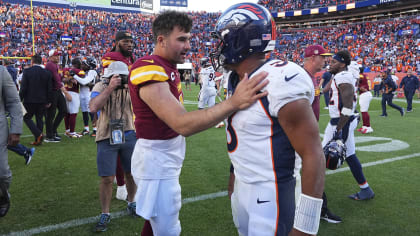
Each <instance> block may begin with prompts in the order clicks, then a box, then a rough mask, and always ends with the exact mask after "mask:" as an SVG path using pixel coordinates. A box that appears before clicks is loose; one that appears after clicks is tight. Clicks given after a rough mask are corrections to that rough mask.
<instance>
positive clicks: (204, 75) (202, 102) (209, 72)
mask: <svg viewBox="0 0 420 236" xmlns="http://www.w3.org/2000/svg"><path fill="white" fill-rule="evenodd" d="M200 65H201V71H200V84H201V90H200V97H199V100H198V109H204V108H205V107H206V105H207V106H208V107H212V106H214V104H215V103H216V94H217V91H216V83H215V81H214V80H215V79H216V71H215V70H214V68H213V66H212V65H211V63H210V60H209V58H206V57H205V58H201V60H200Z"/></svg>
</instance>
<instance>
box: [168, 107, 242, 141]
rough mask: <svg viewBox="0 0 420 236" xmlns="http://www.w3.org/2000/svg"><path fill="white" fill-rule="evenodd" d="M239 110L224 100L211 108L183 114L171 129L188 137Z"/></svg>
mask: <svg viewBox="0 0 420 236" xmlns="http://www.w3.org/2000/svg"><path fill="white" fill-rule="evenodd" d="M237 110H239V108H238V107H235V106H234V105H233V104H232V102H231V101H229V100H226V101H223V102H222V103H219V104H217V105H215V106H213V107H211V108H208V109H203V110H197V111H192V112H185V113H184V114H183V116H181V117H180V118H179V119H178V120H179V121H180V122H178V124H176V126H175V127H172V128H173V129H174V130H175V131H176V132H177V133H179V134H181V135H183V136H185V137H188V136H190V135H193V134H195V133H198V132H200V131H203V130H206V129H208V128H211V127H213V126H215V125H217V124H218V123H219V122H220V121H222V120H224V119H225V118H227V117H228V116H229V115H231V114H232V113H234V112H235V111H237Z"/></svg>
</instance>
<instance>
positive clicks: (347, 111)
mask: <svg viewBox="0 0 420 236" xmlns="http://www.w3.org/2000/svg"><path fill="white" fill-rule="evenodd" d="M341 115H343V116H351V115H353V111H352V109H349V108H347V107H343V109H341Z"/></svg>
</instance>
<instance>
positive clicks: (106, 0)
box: [68, 0, 111, 6]
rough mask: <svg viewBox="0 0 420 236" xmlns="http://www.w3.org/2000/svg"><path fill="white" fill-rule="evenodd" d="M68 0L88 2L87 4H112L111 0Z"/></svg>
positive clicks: (71, 0)
mask: <svg viewBox="0 0 420 236" xmlns="http://www.w3.org/2000/svg"><path fill="white" fill-rule="evenodd" d="M68 2H76V3H87V4H94V5H103V6H110V5H111V1H110V0H70V1H68Z"/></svg>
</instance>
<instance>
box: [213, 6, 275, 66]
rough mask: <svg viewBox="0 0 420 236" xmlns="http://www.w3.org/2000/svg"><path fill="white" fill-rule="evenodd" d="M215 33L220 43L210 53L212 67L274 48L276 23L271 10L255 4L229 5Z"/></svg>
mask: <svg viewBox="0 0 420 236" xmlns="http://www.w3.org/2000/svg"><path fill="white" fill-rule="evenodd" d="M212 36H213V37H214V38H216V39H218V40H220V43H219V45H218V47H217V49H216V51H215V52H212V53H211V59H212V64H213V67H215V68H216V66H215V65H217V66H219V65H221V66H223V65H226V64H236V63H239V62H241V61H243V60H244V59H246V58H247V57H249V56H250V55H252V54H254V53H259V52H264V53H265V52H269V51H272V50H274V47H275V42H276V25H275V23H274V19H273V17H272V16H271V14H270V12H269V11H268V10H267V9H266V8H264V7H263V6H260V5H257V4H254V3H238V4H235V5H233V6H231V7H229V8H228V9H227V10H226V11H225V12H223V13H222V15H221V16H220V17H219V20H218V21H217V24H216V27H215V32H213V33H212Z"/></svg>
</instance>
